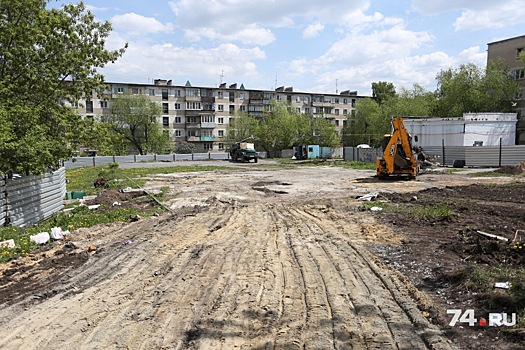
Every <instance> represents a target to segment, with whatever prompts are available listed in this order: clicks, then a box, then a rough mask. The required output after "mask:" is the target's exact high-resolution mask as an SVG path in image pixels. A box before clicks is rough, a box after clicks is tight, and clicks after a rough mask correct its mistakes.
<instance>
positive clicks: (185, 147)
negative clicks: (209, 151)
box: [174, 141, 195, 154]
mask: <svg viewBox="0 0 525 350" xmlns="http://www.w3.org/2000/svg"><path fill="white" fill-rule="evenodd" d="M174 152H175V153H179V154H191V153H193V152H195V145H194V144H193V143H189V142H186V141H184V142H177V144H176V145H175V149H174Z"/></svg>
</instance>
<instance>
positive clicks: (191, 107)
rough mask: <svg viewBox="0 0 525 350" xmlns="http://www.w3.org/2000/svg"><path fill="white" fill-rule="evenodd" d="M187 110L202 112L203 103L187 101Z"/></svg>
mask: <svg viewBox="0 0 525 350" xmlns="http://www.w3.org/2000/svg"><path fill="white" fill-rule="evenodd" d="M186 109H188V110H194V111H200V110H201V103H200V102H194V101H186Z"/></svg>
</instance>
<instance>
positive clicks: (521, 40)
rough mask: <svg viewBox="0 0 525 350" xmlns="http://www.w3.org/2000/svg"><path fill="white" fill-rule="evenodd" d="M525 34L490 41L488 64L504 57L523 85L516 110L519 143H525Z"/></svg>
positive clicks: (512, 72)
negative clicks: (524, 60) (524, 58)
mask: <svg viewBox="0 0 525 350" xmlns="http://www.w3.org/2000/svg"><path fill="white" fill-rule="evenodd" d="M524 50H525V35H522V36H518V37H514V38H509V39H505V40H500V41H495V42H492V43H488V50H487V64H488V62H490V61H493V60H495V59H497V58H501V59H503V61H504V62H505V65H506V66H507V67H508V69H509V70H510V73H511V74H512V76H513V77H514V78H515V79H516V80H517V81H518V83H519V84H520V86H521V92H520V94H519V95H518V96H517V105H516V112H517V113H518V125H517V137H516V138H517V140H516V143H517V144H525V99H524V97H525V64H524V63H523V62H522V61H521V59H520V57H519V56H520V54H521V53H522V52H525V51H524Z"/></svg>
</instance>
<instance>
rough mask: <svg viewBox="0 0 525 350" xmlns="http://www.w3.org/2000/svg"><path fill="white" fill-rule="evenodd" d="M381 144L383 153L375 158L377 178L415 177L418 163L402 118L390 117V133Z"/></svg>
mask: <svg viewBox="0 0 525 350" xmlns="http://www.w3.org/2000/svg"><path fill="white" fill-rule="evenodd" d="M381 146H382V150H383V153H382V154H381V155H380V156H378V157H377V160H376V176H377V177H378V178H380V179H384V178H388V177H390V176H398V177H401V176H402V177H408V178H410V179H415V178H416V175H417V174H418V172H419V171H418V164H417V161H416V158H415V156H414V154H413V152H412V137H411V136H410V134H409V133H408V131H407V130H406V128H405V123H404V122H403V118H401V117H393V118H392V133H391V134H387V135H385V136H384V138H383V141H382V142H381Z"/></svg>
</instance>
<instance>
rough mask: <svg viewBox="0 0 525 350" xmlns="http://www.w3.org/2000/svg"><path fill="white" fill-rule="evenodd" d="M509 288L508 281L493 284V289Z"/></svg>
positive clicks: (510, 284) (510, 285)
mask: <svg viewBox="0 0 525 350" xmlns="http://www.w3.org/2000/svg"><path fill="white" fill-rule="evenodd" d="M510 287H512V283H510V282H509V281H507V282H496V283H494V288H501V289H510Z"/></svg>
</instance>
